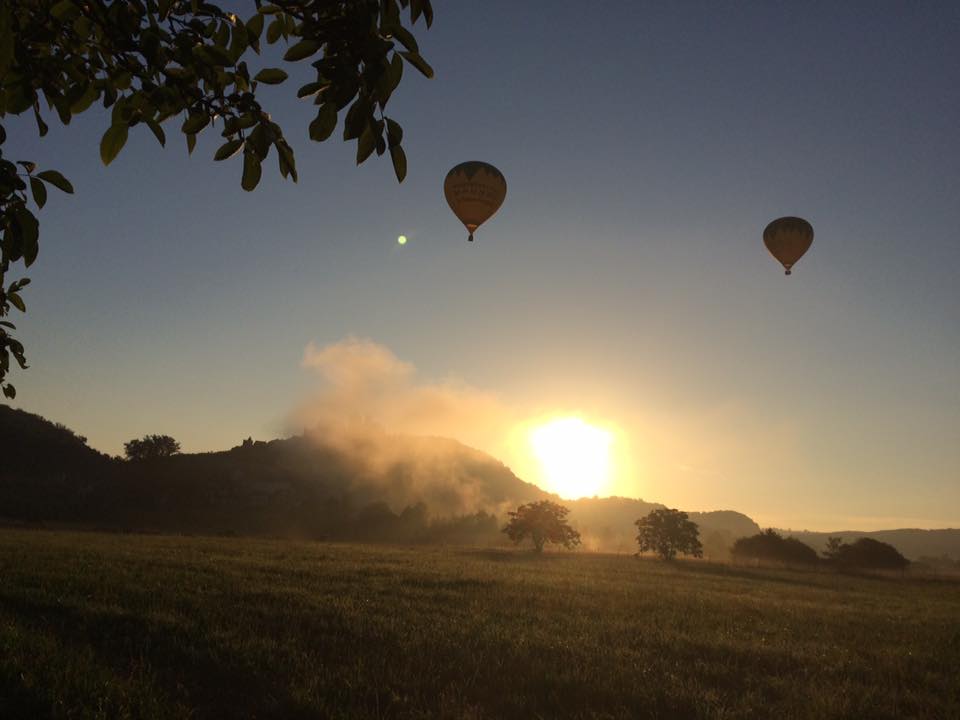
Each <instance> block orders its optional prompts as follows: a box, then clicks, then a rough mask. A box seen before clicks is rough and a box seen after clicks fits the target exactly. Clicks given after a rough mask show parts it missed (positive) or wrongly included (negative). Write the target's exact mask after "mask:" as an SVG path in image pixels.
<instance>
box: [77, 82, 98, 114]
mask: <svg viewBox="0 0 960 720" xmlns="http://www.w3.org/2000/svg"><path fill="white" fill-rule="evenodd" d="M99 97H100V91H99V90H97V86H96V83H90V84H89V85H87V89H86V90H85V91H84V93H83V95H81V96H80V97H79V98H77V100H76V102H74V103H73V104H72V105H71V106H70V112H71V114H73V115H79V114H80V113H82V112H83V111H84V110H86V109H87V108H88V107H90V106H91V105H93V103H94V102H95V101H96V100H97V98H99Z"/></svg>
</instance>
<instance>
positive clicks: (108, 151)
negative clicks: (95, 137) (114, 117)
mask: <svg viewBox="0 0 960 720" xmlns="http://www.w3.org/2000/svg"><path fill="white" fill-rule="evenodd" d="M129 130H130V128H128V127H127V124H126V123H120V124H119V125H111V126H110V127H109V128H108V129H107V131H106V132H105V133H104V134H103V139H101V140H100V159H101V160H103V164H104V165H109V164H110V163H112V162H113V160H114V158H116V157H117V155H119V154H120V151H121V150H122V149H123V146H124V145H125V144H126V142H127V133H128V132H129Z"/></svg>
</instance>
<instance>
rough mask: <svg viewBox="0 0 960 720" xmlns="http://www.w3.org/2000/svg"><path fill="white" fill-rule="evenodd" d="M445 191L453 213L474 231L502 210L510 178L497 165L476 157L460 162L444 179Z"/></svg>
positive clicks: (469, 230)
mask: <svg viewBox="0 0 960 720" xmlns="http://www.w3.org/2000/svg"><path fill="white" fill-rule="evenodd" d="M443 194H444V195H445V196H446V198H447V204H448V205H450V209H451V210H453V214H454V215H456V216H457V217H458V218H460V222H462V223H463V224H464V225H465V226H466V228H467V232H468V233H470V236H469V237H468V238H467V239H468V240H473V233H474V232H476V230H477V228H478V227H480V226H481V225H483V223H485V222H486V221H487V220H489V219H490V218H491V217H493V214H494V213H495V212H496V211H497V210H499V209H500V206H501V205H502V204H503V199H504V198H505V197H506V196H507V181H506V178H504V177H503V173H502V172H500V171H499V170H497V169H496V168H495V167H494V166H493V165H490V164H488V163H485V162H480V161H479V160H472V161H470V162H464V163H460V164H459V165H457V166H456V167H455V168H453V170H451V171H450V172H448V173H447V177H446V179H445V180H444V181H443Z"/></svg>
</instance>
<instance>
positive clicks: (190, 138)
mask: <svg viewBox="0 0 960 720" xmlns="http://www.w3.org/2000/svg"><path fill="white" fill-rule="evenodd" d="M196 146H197V136H196V135H187V155H193V149H194V148H195V147H196Z"/></svg>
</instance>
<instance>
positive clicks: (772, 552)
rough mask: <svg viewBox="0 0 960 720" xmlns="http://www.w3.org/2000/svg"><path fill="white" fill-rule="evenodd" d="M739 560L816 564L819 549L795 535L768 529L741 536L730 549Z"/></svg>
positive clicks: (818, 559)
mask: <svg viewBox="0 0 960 720" xmlns="http://www.w3.org/2000/svg"><path fill="white" fill-rule="evenodd" d="M730 552H731V554H732V555H733V557H734V558H735V559H737V560H763V561H765V562H775V563H786V564H790V565H816V564H817V563H818V562H819V561H820V558H819V557H817V551H816V550H814V549H813V548H812V547H810V546H809V545H807V544H806V543H803V542H801V541H800V540H797V539H796V538H795V537H786V538H785V537H783V536H782V535H781V534H780V533H778V532H777V531H776V530H773V529H772V528H771V529H767V530H764V531H763V532H762V533H757V534H756V535H752V536H751V537H742V538H739V539H738V540H737V541H736V542H735V543H734V544H733V548H732V550H731V551H730Z"/></svg>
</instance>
